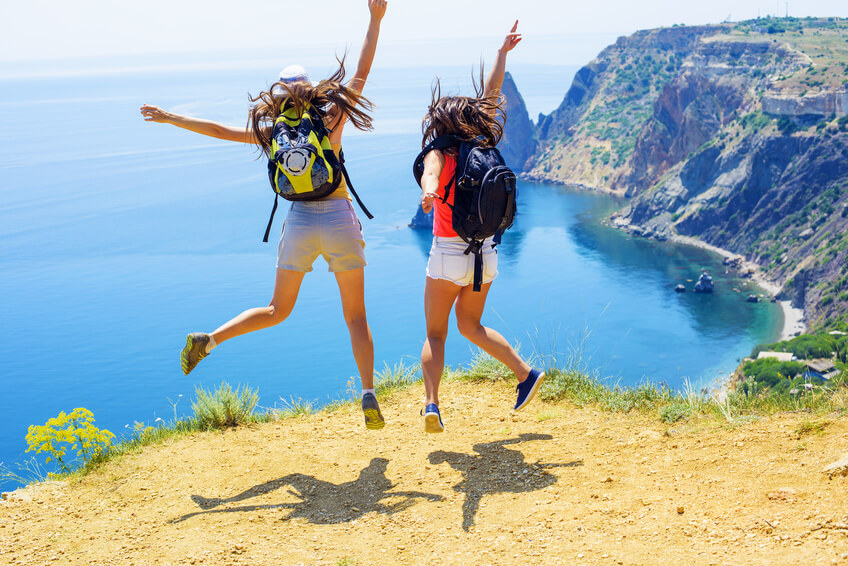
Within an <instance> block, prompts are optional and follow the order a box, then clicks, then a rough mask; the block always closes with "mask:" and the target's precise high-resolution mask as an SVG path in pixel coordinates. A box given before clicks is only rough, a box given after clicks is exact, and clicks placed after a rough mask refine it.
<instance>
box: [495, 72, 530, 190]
mask: <svg viewBox="0 0 848 566" xmlns="http://www.w3.org/2000/svg"><path fill="white" fill-rule="evenodd" d="M501 94H503V96H504V98H506V106H505V110H506V116H507V121H506V125H505V127H504V135H503V138H502V139H501V143H500V145H499V149H500V150H501V155H502V156H503V158H504V161H505V162H506V164H507V166H509V167H510V168H511V169H512V170H513V171H515V172H516V173H519V172H521V171H524V168H525V165H526V163H527V160H528V159H529V158H530V157H531V156H532V155H533V154H534V152H535V151H536V139H535V138H534V134H533V122H531V121H530V116H529V114H528V113H527V106H526V105H525V104H524V99H523V98H521V94H520V93H519V92H518V88H516V86H515V81H514V80H513V78H512V75H510V74H509V73H506V75H505V76H504V82H503V86H502V87H501Z"/></svg>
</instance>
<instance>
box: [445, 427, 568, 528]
mask: <svg viewBox="0 0 848 566" xmlns="http://www.w3.org/2000/svg"><path fill="white" fill-rule="evenodd" d="M552 438H553V437H552V436H551V435H549V434H521V435H519V436H518V438H511V439H508V440H499V441H497V442H489V443H486V444H475V445H474V446H472V449H473V450H474V452H476V453H477V454H478V455H472V454H462V453H461V452H445V451H443V450H439V451H437V452H432V453H431V454H430V456H429V460H430V463H431V464H442V463H444V462H447V463H448V464H450V465H451V467H452V468H453V469H455V470H456V471H458V472H461V473H462V481H461V482H459V483H458V484H456V485H455V486H453V489H454V491H458V492H460V493H464V494H465V501H464V502H463V504H462V528H463V529H464V530H466V531H467V530H468V529H469V528H471V526H472V525H473V524H474V517H475V516H476V514H477V509H478V508H479V507H480V500H481V499H482V498H483V496H484V495H490V494H495V493H523V492H527V491H535V490H537V489H544V488H546V487H548V486H549V485H552V484H554V483H556V481H557V479H558V478H557V477H556V476H555V475H553V474H550V473H548V472H546V471H545V470H546V469H547V468H571V467H575V466H582V465H583V460H574V461H572V462H566V463H562V464H543V463H540V462H536V463H535V464H533V463H529V462H525V461H524V454H522V453H521V452H519V451H518V450H510V449H508V448H506V446H507V445H508V444H519V443H521V442H527V441H530V440H551V439H552Z"/></svg>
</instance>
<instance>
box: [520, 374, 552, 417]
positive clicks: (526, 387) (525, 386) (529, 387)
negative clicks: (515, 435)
mask: <svg viewBox="0 0 848 566" xmlns="http://www.w3.org/2000/svg"><path fill="white" fill-rule="evenodd" d="M543 379H545V373H544V372H540V371H539V370H537V369H531V370H530V375H528V376H527V379H525V380H524V381H522V382H521V383H519V384H518V387H516V388H515V390H516V391H518V398H517V399H516V400H515V408H514V409H513V410H514V411H520V410H521V409H523V408H524V407H525V406H526V405H527V403H529V402H530V401H532V400H533V397H535V396H536V391H538V390H539V386H540V385H542V380H543Z"/></svg>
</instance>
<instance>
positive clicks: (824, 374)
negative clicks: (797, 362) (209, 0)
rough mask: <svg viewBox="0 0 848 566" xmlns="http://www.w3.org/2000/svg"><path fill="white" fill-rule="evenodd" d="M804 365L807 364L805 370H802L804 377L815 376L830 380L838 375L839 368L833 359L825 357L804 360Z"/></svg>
mask: <svg viewBox="0 0 848 566" xmlns="http://www.w3.org/2000/svg"><path fill="white" fill-rule="evenodd" d="M804 365H806V366H807V371H805V372H804V377H815V378H816V379H821V380H822V381H830V380H831V379H832V378H834V377H836V376H837V375H839V370H838V369H837V368H836V364H834V363H833V360H828V359H825V358H822V359H818V360H804Z"/></svg>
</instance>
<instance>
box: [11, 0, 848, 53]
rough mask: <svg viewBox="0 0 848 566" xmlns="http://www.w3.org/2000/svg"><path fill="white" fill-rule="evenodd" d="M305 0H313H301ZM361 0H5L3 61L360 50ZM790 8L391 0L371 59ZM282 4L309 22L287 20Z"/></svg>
mask: <svg viewBox="0 0 848 566" xmlns="http://www.w3.org/2000/svg"><path fill="white" fill-rule="evenodd" d="M310 4H312V5H313V6H315V7H314V8H311V9H306V10H304V11H299V10H303V8H304V7H306V6H309V5H310ZM366 5H367V3H366V0H322V1H320V2H314V3H312V2H303V1H300V2H292V1H289V0H278V1H275V2H270V1H268V0H262V1H260V0H240V1H238V2H235V1H226V0H145V1H144V2H138V3H129V2H125V1H121V0H73V1H67V0H2V2H0V62H6V63H9V62H23V61H28V60H33V59H41V60H53V61H58V60H61V59H67V58H75V57H87V56H104V55H118V56H123V55H133V54H136V55H137V54H156V53H158V54H162V53H178V54H184V53H188V52H207V53H208V52H224V51H229V50H239V51H241V52H245V53H246V52H253V53H256V54H257V55H263V56H273V55H275V54H276V53H278V52H280V51H281V50H285V49H287V48H291V47H293V46H303V45H308V44H312V43H321V44H324V45H326V44H328V43H329V44H331V45H334V46H337V47H338V46H340V47H341V48H342V49H344V47H345V46H351V47H352V48H353V49H354V50H356V49H358V47H359V44H360V42H361V40H362V36H363V33H364V30H365V26H366V25H367V18H368V12H367V8H366ZM786 8H787V5H786V2H785V1H778V2H771V1H756V0H710V1H706V2H703V1H702V2H694V1H690V0H683V1H681V0H645V1H643V2H634V1H632V0H626V1H625V0H597V1H594V2H586V1H582V2H565V1H553V0H543V1H539V0H519V1H516V0H389V8H388V13H387V15H386V18H385V20H384V22H383V33H382V36H381V38H382V44H381V45H383V46H388V47H387V48H385V49H384V50H383V52H381V53H380V56H379V58H378V61H377V64H378V65H379V64H381V65H387V66H393V65H402V64H405V60H404V59H406V58H414V59H416V60H417V61H415V62H416V63H418V64H420V63H421V62H423V61H426V59H427V57H428V40H430V39H433V40H444V39H460V38H466V39H469V38H483V37H485V38H495V37H498V36H501V35H502V34H503V33H505V32H506V31H507V30H508V29H509V26H510V24H511V22H512V20H514V19H519V20H520V22H521V23H520V28H519V29H520V31H522V32H524V34H525V35H526V37H525V39H526V42H525V46H527V47H526V48H525V53H524V55H523V57H524V58H527V59H533V60H537V61H539V62H543V63H549V62H553V61H546V60H544V59H545V58H546V51H545V49H544V48H543V47H542V46H543V45H544V41H542V39H543V38H544V37H546V36H547V37H548V39H550V36H564V35H569V36H585V37H586V38H587V39H586V42H585V45H586V49H587V53H590V54H591V55H590V56H589V57H588V58H591V56H593V55H594V54H596V53H597V52H598V51H599V50H600V48H602V47H603V46H604V45H606V44H608V43H609V38H611V37H612V38H614V37H616V36H618V35H626V34H630V33H632V32H634V31H636V30H638V29H645V28H653V27H660V26H670V25H672V24H675V23H685V24H689V25H692V24H703V23H716V22H720V21H722V20H725V19H727V18H728V17H730V18H731V19H732V20H740V19H749V18H752V17H756V16H757V14H758V13H759V14H761V15H763V16H765V15H767V14H774V13H778V14H779V15H783V14H784V13H785V11H786ZM788 9H789V14H790V15H792V16H810V15H812V16H840V17H848V1H846V0H804V1H803V2H801V1H799V0H795V1H794V2H790V3H789V5H788ZM275 14H279V16H275ZM284 15H291V18H290V19H289V21H292V20H295V21H297V20H298V19H300V20H301V21H303V22H304V23H303V24H302V25H297V24H294V25H292V24H290V23H289V24H287V23H286V22H285V21H284V20H285V18H284ZM310 20H312V21H314V20H320V21H321V22H322V23H321V29H322V30H323V31H324V32H325V34H326V35H325V36H324V37H322V38H316V37H315V36H314V35H313V34H314V31H315V27H316V26H315V25H314V24H312V23H311V21H310ZM534 39H537V40H538V41H536V46H535V47H531V46H530V44H532V43H533V42H534ZM442 43H444V42H442ZM488 43H491V41H490V42H488ZM488 43H486V45H488ZM480 45H483V43H480ZM392 46H395V47H392ZM494 47H496V46H494ZM494 47H492V49H494ZM516 55H517V56H518V52H516ZM548 55H550V57H548V58H550V59H554V58H556V60H557V62H562V63H568V64H574V63H583V62H586V61H587V60H588V59H587V56H586V55H585V54H583V53H575V54H574V55H573V58H574V60H573V61H562V60H561V55H557V56H556V57H554V55H553V54H548ZM466 58H467V56H466ZM540 59H542V60H540Z"/></svg>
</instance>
